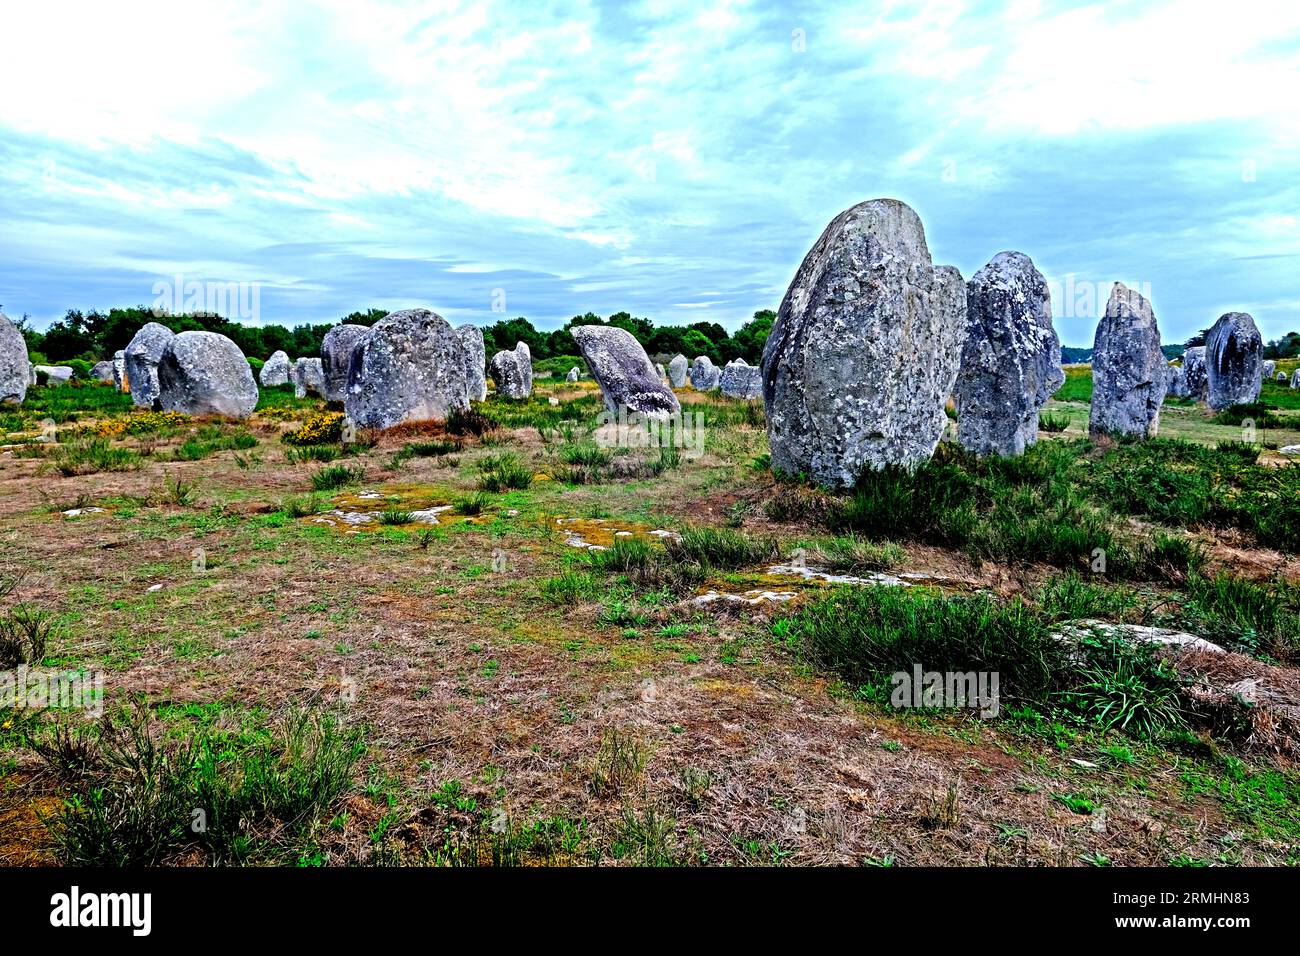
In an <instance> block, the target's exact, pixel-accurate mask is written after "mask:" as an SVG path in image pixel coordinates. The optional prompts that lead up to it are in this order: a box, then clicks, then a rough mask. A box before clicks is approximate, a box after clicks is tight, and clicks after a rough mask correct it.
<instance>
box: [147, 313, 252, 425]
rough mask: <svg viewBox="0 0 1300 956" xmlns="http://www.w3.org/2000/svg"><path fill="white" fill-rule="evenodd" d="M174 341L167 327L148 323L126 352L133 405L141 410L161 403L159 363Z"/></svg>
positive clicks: (173, 334) (172, 333)
mask: <svg viewBox="0 0 1300 956" xmlns="http://www.w3.org/2000/svg"><path fill="white" fill-rule="evenodd" d="M175 337H176V334H175V333H174V332H172V330H171V329H169V328H167V326H165V325H159V324H158V323H157V322H146V323H145V324H144V325H143V326H141V328H140V331H139V332H137V333H135V338H133V339H131V341H130V343H128V344H127V347H126V348H125V349H124V350H123V359H124V361H125V363H126V364H125V369H126V381H127V384H128V385H129V386H130V388H131V401H133V402H135V403H136V404H137V405H139V406H140V407H141V408H153V407H154V405H155V403H157V401H158V388H159V386H158V363H159V362H161V361H162V357H163V353H164V352H165V351H167V346H168V345H170V344H171V341H172V339H174V338H175ZM249 374H250V375H251V374H252V372H251V371H250V372H249Z"/></svg>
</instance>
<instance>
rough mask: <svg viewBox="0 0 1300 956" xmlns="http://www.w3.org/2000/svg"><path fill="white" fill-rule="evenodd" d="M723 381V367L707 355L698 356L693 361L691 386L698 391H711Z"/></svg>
mask: <svg viewBox="0 0 1300 956" xmlns="http://www.w3.org/2000/svg"><path fill="white" fill-rule="evenodd" d="M721 381H722V369H720V368H718V367H717V366H716V365H714V364H713V359H711V358H709V357H708V356H707V355H700V356H698V357H696V359H695V361H694V362H692V363H691V388H693V389H695V390H696V391H697V392H711V391H713V390H714V389H716V388H717V387H718V386H719V384H721Z"/></svg>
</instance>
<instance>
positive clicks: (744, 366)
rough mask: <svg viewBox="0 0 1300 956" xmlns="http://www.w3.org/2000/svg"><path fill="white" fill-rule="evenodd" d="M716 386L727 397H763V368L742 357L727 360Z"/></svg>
mask: <svg viewBox="0 0 1300 956" xmlns="http://www.w3.org/2000/svg"><path fill="white" fill-rule="evenodd" d="M718 388H719V389H720V390H721V391H722V394H723V395H725V396H727V398H743V399H746V400H748V399H755V398H762V397H763V370H762V369H761V368H758V367H757V366H753V365H750V364H749V363H748V362H746V361H745V360H744V359H740V358H738V359H735V360H734V361H731V362H728V363H727V366H726V368H724V369H723V370H722V374H721V375H720V376H719V379H718Z"/></svg>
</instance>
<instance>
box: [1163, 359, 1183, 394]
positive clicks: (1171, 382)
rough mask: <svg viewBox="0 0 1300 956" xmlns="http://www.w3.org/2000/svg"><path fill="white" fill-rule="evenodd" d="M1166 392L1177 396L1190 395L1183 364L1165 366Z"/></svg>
mask: <svg viewBox="0 0 1300 956" xmlns="http://www.w3.org/2000/svg"><path fill="white" fill-rule="evenodd" d="M1165 394H1166V395H1173V396H1174V397H1175V398H1186V397H1187V396H1188V394H1189V392H1188V389H1187V375H1186V373H1185V371H1184V369H1183V367H1182V366H1181V365H1169V366H1166V367H1165Z"/></svg>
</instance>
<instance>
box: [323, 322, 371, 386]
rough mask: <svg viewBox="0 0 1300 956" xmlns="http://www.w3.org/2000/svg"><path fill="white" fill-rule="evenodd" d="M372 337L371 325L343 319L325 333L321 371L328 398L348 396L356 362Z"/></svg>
mask: <svg viewBox="0 0 1300 956" xmlns="http://www.w3.org/2000/svg"><path fill="white" fill-rule="evenodd" d="M369 338H370V329H369V327H367V326H364V325H355V324H353V323H351V322H341V323H339V324H338V325H336V326H334V328H332V329H330V330H329V331H328V332H326V333H325V338H323V339H322V340H321V343H320V370H321V375H322V376H323V378H322V380H321V381H322V386H321V388H322V391H321V394H322V395H323V396H324V398H325V399H326V400H327V401H331V402H342V401H345V400H346V399H347V394H348V387H349V385H350V384H351V383H352V378H351V375H352V366H353V363H354V362H356V361H357V360H358V359H359V358H360V354H361V349H362V347H363V346H364V345H365V344H366V340H367V339H369Z"/></svg>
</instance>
